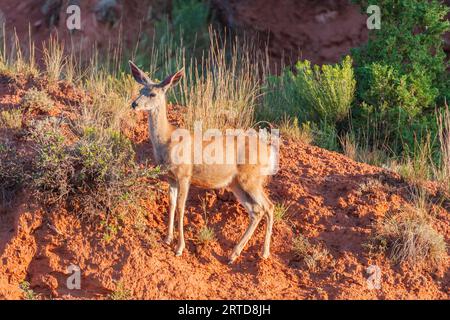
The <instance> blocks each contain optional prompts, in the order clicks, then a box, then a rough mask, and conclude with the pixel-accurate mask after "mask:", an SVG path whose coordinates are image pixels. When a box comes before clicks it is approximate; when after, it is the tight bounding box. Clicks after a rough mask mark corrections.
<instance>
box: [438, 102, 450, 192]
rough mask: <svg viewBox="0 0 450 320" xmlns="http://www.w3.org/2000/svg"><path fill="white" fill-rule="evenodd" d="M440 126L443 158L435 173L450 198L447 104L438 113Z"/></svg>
mask: <svg viewBox="0 0 450 320" xmlns="http://www.w3.org/2000/svg"><path fill="white" fill-rule="evenodd" d="M438 127H439V143H440V146H441V159H440V164H439V166H437V167H436V168H435V169H434V175H435V177H436V179H437V181H438V182H439V184H440V186H441V188H442V190H443V191H444V192H445V193H446V196H447V197H448V198H449V199H450V109H449V107H448V105H447V104H446V105H445V109H444V110H443V111H441V112H440V113H439V115H438Z"/></svg>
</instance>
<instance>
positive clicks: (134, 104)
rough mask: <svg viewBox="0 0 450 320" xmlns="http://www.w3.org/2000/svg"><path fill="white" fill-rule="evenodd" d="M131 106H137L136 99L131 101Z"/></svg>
mask: <svg viewBox="0 0 450 320" xmlns="http://www.w3.org/2000/svg"><path fill="white" fill-rule="evenodd" d="M131 107H132V108H133V109H136V107H137V103H136V101H133V103H132V104H131Z"/></svg>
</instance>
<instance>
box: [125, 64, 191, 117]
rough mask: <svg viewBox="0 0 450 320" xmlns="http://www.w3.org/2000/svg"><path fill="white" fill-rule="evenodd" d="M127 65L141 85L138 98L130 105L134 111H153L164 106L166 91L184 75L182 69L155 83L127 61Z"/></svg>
mask: <svg viewBox="0 0 450 320" xmlns="http://www.w3.org/2000/svg"><path fill="white" fill-rule="evenodd" d="M129 64H130V68H131V74H132V75H133V77H134V80H136V81H137V82H138V83H139V84H141V85H143V88H142V89H141V91H140V92H139V96H138V97H137V98H136V99H135V100H134V101H133V102H132V104H131V107H132V108H133V109H134V110H143V111H154V110H156V109H158V108H160V107H161V106H163V105H165V103H166V92H167V90H169V89H170V88H171V87H172V86H174V85H175V84H177V83H178V81H180V79H181V78H182V77H183V75H184V69H181V70H179V71H177V72H175V73H174V74H172V75H170V76H168V77H167V78H166V79H164V80H163V81H161V82H160V83H156V82H153V81H152V80H151V79H150V78H149V76H148V75H147V74H145V72H144V71H142V70H141V69H139V68H138V67H137V66H136V65H135V64H134V63H133V62H131V61H129Z"/></svg>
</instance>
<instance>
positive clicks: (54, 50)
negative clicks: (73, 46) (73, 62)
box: [43, 37, 66, 82]
mask: <svg viewBox="0 0 450 320" xmlns="http://www.w3.org/2000/svg"><path fill="white" fill-rule="evenodd" d="M43 54H44V64H45V71H46V75H47V78H48V80H49V81H50V82H56V81H58V80H60V78H61V75H62V72H63V69H64V65H65V63H66V57H65V55H64V45H63V44H62V43H61V42H59V41H58V38H57V37H50V39H49V40H48V43H47V44H45V45H44V49H43Z"/></svg>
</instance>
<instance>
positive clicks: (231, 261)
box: [228, 253, 239, 265]
mask: <svg viewBox="0 0 450 320" xmlns="http://www.w3.org/2000/svg"><path fill="white" fill-rule="evenodd" d="M238 257H239V255H238V254H236V253H233V254H232V255H231V256H230V258H229V259H228V264H229V265H230V264H233V263H234V262H235V261H236V259H237V258H238Z"/></svg>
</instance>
